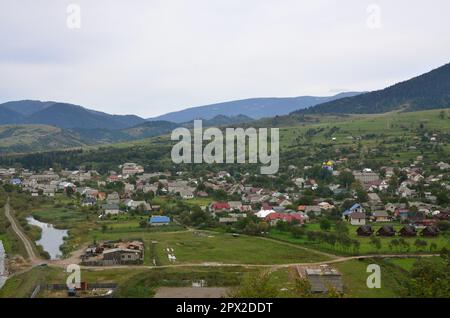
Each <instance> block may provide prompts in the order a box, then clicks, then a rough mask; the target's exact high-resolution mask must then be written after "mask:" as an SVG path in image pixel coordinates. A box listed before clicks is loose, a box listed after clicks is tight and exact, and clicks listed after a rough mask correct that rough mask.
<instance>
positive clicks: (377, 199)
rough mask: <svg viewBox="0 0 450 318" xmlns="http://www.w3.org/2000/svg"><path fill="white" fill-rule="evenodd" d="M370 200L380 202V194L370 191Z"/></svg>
mask: <svg viewBox="0 0 450 318" xmlns="http://www.w3.org/2000/svg"><path fill="white" fill-rule="evenodd" d="M367 196H368V197H369V202H370V203H372V204H378V203H380V202H381V199H380V196H379V195H378V194H376V193H368V194H367Z"/></svg>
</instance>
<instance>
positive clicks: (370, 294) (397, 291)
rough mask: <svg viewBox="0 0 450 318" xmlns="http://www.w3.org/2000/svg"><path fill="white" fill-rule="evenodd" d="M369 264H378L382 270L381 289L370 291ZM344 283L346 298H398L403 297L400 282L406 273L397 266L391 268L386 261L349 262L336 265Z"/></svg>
mask: <svg viewBox="0 0 450 318" xmlns="http://www.w3.org/2000/svg"><path fill="white" fill-rule="evenodd" d="M369 264H378V265H380V268H381V288H379V289H376V288H374V289H370V288H368V287H367V278H368V277H369V275H370V274H371V273H367V266H368V265H369ZM333 266H334V267H336V268H337V269H338V270H339V271H340V272H341V274H342V275H343V281H344V293H345V296H346V297H350V298H353V297H357V298H396V297H401V285H400V282H401V280H402V277H404V273H402V272H401V270H399V269H398V268H396V267H395V266H390V265H389V264H387V263H386V262H384V261H380V260H371V261H354V260H351V261H347V262H344V263H338V264H334V265H333Z"/></svg>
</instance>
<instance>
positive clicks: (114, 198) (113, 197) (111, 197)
mask: <svg viewBox="0 0 450 318" xmlns="http://www.w3.org/2000/svg"><path fill="white" fill-rule="evenodd" d="M106 202H107V203H108V204H119V203H120V197H119V194H118V193H117V192H113V193H110V194H108V197H107V198H106Z"/></svg>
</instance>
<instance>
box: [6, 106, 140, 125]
mask: <svg viewBox="0 0 450 318" xmlns="http://www.w3.org/2000/svg"><path fill="white" fill-rule="evenodd" d="M144 122H146V120H145V119H143V118H140V117H138V116H135V115H110V114H107V113H102V112H98V111H94V110H90V109H87V108H84V107H82V106H78V105H72V104H67V103H58V102H40V101H32V100H22V101H14V102H8V103H4V104H1V105H0V124H2V125H5V124H42V125H51V126H55V127H59V128H65V129H71V128H82V129H112V130H115V129H124V128H128V127H132V126H135V125H138V124H141V123H144Z"/></svg>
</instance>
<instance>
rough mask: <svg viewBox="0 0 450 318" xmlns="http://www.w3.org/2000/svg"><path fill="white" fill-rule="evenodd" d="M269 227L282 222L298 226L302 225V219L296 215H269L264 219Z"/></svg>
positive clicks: (299, 215)
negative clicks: (295, 223) (294, 223)
mask: <svg viewBox="0 0 450 318" xmlns="http://www.w3.org/2000/svg"><path fill="white" fill-rule="evenodd" d="M264 219H265V220H266V221H267V222H269V223H270V225H272V226H274V225H276V224H277V223H278V222H280V221H283V222H287V223H293V222H297V223H298V224H303V217H302V215H301V214H298V213H290V214H287V213H276V212H275V213H270V214H268V215H267V216H266V217H265V218H264Z"/></svg>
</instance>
